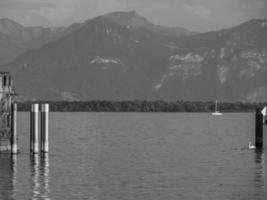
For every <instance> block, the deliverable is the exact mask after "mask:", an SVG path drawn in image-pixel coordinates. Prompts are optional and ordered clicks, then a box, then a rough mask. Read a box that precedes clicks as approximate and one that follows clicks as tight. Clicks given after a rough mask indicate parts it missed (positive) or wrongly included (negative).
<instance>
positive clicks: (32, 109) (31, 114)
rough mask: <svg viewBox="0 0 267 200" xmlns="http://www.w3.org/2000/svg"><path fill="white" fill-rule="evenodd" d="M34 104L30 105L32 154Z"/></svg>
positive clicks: (31, 144) (31, 150) (31, 149)
mask: <svg viewBox="0 0 267 200" xmlns="http://www.w3.org/2000/svg"><path fill="white" fill-rule="evenodd" d="M33 105H34V104H32V105H31V111H30V152H31V153H32V152H33V133H34V131H33V121H34V120H33V112H34V108H33V107H34V106H33Z"/></svg>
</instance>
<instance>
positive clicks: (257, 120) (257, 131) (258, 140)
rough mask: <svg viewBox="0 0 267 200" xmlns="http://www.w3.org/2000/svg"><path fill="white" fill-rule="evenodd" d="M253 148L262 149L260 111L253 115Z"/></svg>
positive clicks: (261, 117) (261, 119)
mask: <svg viewBox="0 0 267 200" xmlns="http://www.w3.org/2000/svg"><path fill="white" fill-rule="evenodd" d="M255 146H256V148H257V149H262V147H263V116H262V113H261V110H260V109H256V113H255Z"/></svg>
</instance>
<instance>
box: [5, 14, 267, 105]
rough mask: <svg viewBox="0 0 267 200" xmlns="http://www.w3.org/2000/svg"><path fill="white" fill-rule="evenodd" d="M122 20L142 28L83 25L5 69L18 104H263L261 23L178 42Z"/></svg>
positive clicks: (266, 52) (106, 22) (266, 94)
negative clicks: (159, 101) (27, 101)
mask: <svg viewBox="0 0 267 200" xmlns="http://www.w3.org/2000/svg"><path fill="white" fill-rule="evenodd" d="M120 14H125V15H129V19H132V17H134V18H136V17H137V18H138V20H141V22H142V23H139V22H140V21H138V23H136V21H135V20H134V21H133V22H132V21H131V20H130V21H129V19H127V18H126V19H122V21H123V22H121V21H119V22H118V17H116V15H118V13H111V14H108V15H104V16H99V17H96V18H93V19H90V20H86V21H85V22H83V23H80V24H77V26H76V27H75V28H74V29H73V30H72V31H70V32H69V33H68V34H65V35H63V36H61V37H60V38H58V39H57V40H55V41H53V42H49V43H47V44H45V45H43V46H42V47H41V48H40V49H38V50H32V51H30V52H27V53H24V54H22V55H20V56H19V57H18V58H17V59H15V60H14V61H13V62H12V63H11V64H10V65H8V66H7V68H6V69H8V70H10V71H11V72H12V73H13V75H14V79H15V85H16V86H17V90H18V91H19V93H20V94H21V99H41V100H44V99H45V100H93V99H97V100H131V99H148V100H156V99H162V100H171V101H173V100H203V101H206V100H214V99H220V100H224V101H266V99H267V81H266V78H265V77H267V43H266V41H267V39H266V35H267V29H266V27H267V26H266V24H267V23H266V24H265V22H266V21H265V20H261V19H258V20H250V21H248V22H245V23H242V24H240V25H238V26H235V27H232V28H230V29H222V30H218V31H212V32H207V33H200V34H193V35H186V36H179V37H178V36H173V35H169V34H165V33H164V34H163V33H162V32H160V31H155V30H154V29H153V28H149V25H147V24H149V22H148V23H147V20H145V19H144V18H142V17H141V19H140V18H139V16H136V15H137V14H136V13H119V15H120ZM114 15H115V20H114ZM110 16H113V17H110ZM110 18H113V19H112V20H111V19H110ZM123 18H124V17H123ZM129 22H131V23H133V24H134V25H135V26H133V24H132V26H131V25H130V26H129ZM140 24H141V25H140ZM59 77H60V78H59ZM16 83H17V84H16Z"/></svg>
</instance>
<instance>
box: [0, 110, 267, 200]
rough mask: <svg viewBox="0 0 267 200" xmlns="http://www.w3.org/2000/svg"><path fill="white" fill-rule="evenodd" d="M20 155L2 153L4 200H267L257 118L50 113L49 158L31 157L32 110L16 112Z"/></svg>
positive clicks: (0, 181) (266, 174)
mask: <svg viewBox="0 0 267 200" xmlns="http://www.w3.org/2000/svg"><path fill="white" fill-rule="evenodd" d="M18 134H19V147H20V151H21V153H20V154H18V155H16V156H10V155H9V154H0V199H1V200H2V199H3V200H9V199H10V200H17V199H18V200H21V199H22V200H23V199H25V200H26V199H45V200H50V199H51V200H52V199H54V200H73V199H75V200H80V199H90V200H173V199H188V200H189V199H190V200H192V199H198V200H199V199H203V200H206V199H216V200H220V199H222V200H225V199H235V200H239V199H240V200H241V199H242V200H244V199H249V200H251V199H253V200H258V199H259V200H263V199H267V169H266V167H267V164H266V154H267V150H266V149H267V148H265V149H264V150H263V151H261V152H257V151H254V150H248V149H247V146H248V142H249V141H250V140H252V141H253V142H254V114H252V113H251V114H250V113H226V114H224V115H223V116H217V117H215V116H211V115H210V114H209V113H50V135H49V136H50V138H49V139H50V153H49V155H43V156H41V155H35V156H31V155H30V153H29V151H30V150H29V141H30V135H29V113H18Z"/></svg>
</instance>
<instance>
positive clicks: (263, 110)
mask: <svg viewBox="0 0 267 200" xmlns="http://www.w3.org/2000/svg"><path fill="white" fill-rule="evenodd" d="M261 113H262V115H263V116H264V117H265V116H266V115H267V108H266V106H265V107H264V108H263V109H262V111H261Z"/></svg>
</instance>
